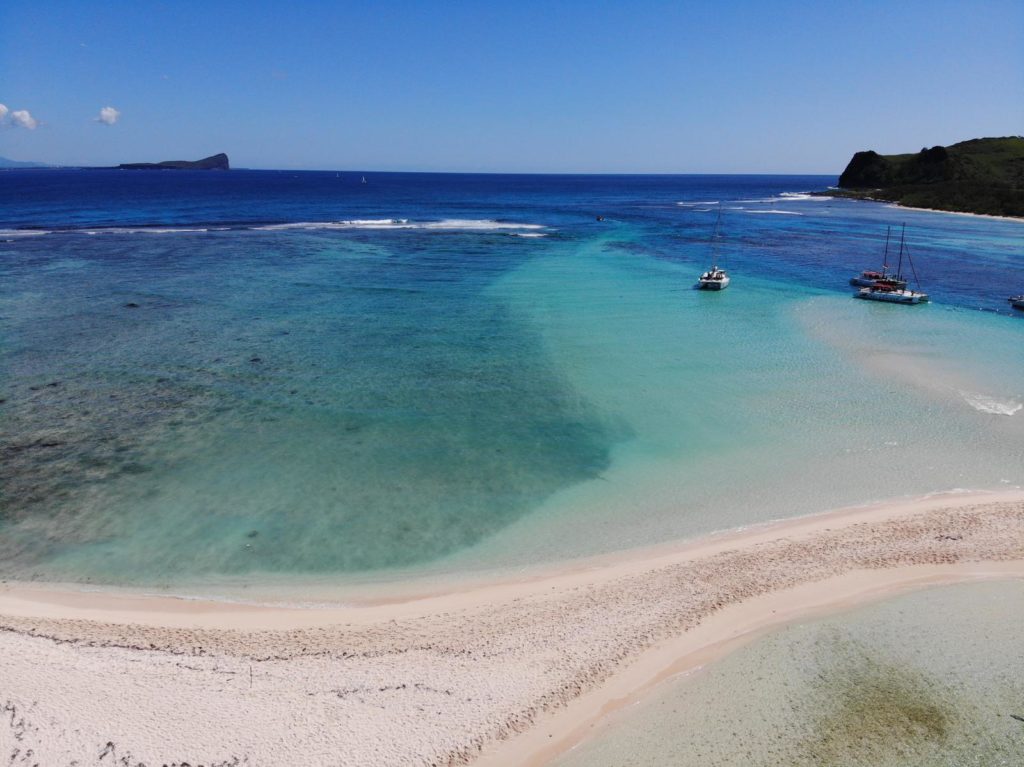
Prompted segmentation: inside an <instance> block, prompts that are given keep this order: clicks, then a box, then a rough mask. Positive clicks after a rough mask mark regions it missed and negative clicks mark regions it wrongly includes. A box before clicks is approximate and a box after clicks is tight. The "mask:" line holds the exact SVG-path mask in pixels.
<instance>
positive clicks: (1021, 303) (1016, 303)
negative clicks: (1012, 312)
mask: <svg viewBox="0 0 1024 767" xmlns="http://www.w3.org/2000/svg"><path fill="white" fill-rule="evenodd" d="M1006 300H1007V301H1009V302H1010V306H1012V307H1013V308H1014V309H1024V295H1020V296H1011V297H1010V298H1008V299H1006Z"/></svg>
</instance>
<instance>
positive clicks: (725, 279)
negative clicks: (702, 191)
mask: <svg viewBox="0 0 1024 767" xmlns="http://www.w3.org/2000/svg"><path fill="white" fill-rule="evenodd" d="M721 227H722V206H721V205H719V206H718V219H717V220H716V221H715V234H714V237H713V238H712V240H711V268H710V269H708V270H707V271H706V272H704V274H702V275H701V276H700V279H698V280H697V287H698V288H700V289H701V290H725V289H726V288H727V287H729V274H728V272H726V271H725V269H722V268H720V267H719V266H718V233H719V231H720V229H721Z"/></svg>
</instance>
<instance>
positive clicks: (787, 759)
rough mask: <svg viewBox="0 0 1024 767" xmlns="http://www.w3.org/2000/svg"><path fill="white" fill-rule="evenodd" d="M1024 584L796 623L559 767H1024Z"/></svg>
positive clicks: (630, 715)
mask: <svg viewBox="0 0 1024 767" xmlns="http://www.w3.org/2000/svg"><path fill="white" fill-rule="evenodd" d="M1022 610H1024V582H1021V581H1005V582H999V583H984V584H964V585H958V586H950V587H944V588H939V589H932V590H928V591H923V592H919V593H916V594H911V595H908V596H903V597H899V598H896V599H893V600H891V601H888V602H885V603H883V604H880V605H875V606H871V607H866V608H861V609H859V610H855V611H853V612H850V613H847V614H845V615H843V616H841V617H835V618H828V619H825V620H818V621H813V622H809V623H804V624H799V625H794V626H790V627H788V628H786V629H783V630H781V631H778V632H776V633H773V634H771V635H770V636H768V637H765V638H763V639H759V640H757V641H756V642H755V643H754V644H751V645H749V646H748V647H744V648H742V649H740V650H738V651H736V652H734V653H733V654H731V655H729V656H728V657H727V658H725V659H724V660H721V661H718V662H715V663H713V664H711V665H710V666H708V667H707V668H705V669H702V670H700V671H697V672H695V673H693V674H692V675H688V676H682V677H678V678H676V679H673V680H669V681H668V682H667V683H665V684H664V685H662V686H661V687H660V688H659V689H658V690H655V691H654V693H652V694H651V695H650V696H649V697H648V698H646V699H644V700H643V701H641V702H640V703H639V704H637V705H635V706H633V707H632V708H631V709H629V710H625V711H623V712H620V714H619V715H617V716H616V717H615V721H612V722H609V723H608V724H607V725H606V726H604V727H603V728H602V729H601V731H600V732H599V734H597V735H596V736H595V737H594V738H593V739H592V740H591V741H590V742H586V743H583V744H581V745H579V746H577V748H575V749H574V750H572V751H570V752H569V753H567V754H565V755H563V757H562V758H560V759H558V760H556V762H555V764H556V765H558V767H576V766H577V765H579V767H583V766H584V765H585V767H626V765H629V767H648V766H650V767H654V766H655V765H659V766H660V765H667V764H671V765H678V767H691V766H692V767H697V766H698V765H699V766H700V767H718V766H719V765H721V766H724V765H740V764H742V765H750V767H761V766H762V765H763V766H764V767H767V766H768V765H782V764H785V765H792V766H793V767H804V766H805V765H806V766H810V765H872V767H954V766H956V767H998V766H1000V765H1003V766H1005V767H1010V766H1011V765H1018V764H1021V763H1022V762H1024V722H1022V721H1021V720H1020V719H1015V718H1014V716H1017V717H1024V681H1022V680H1024V664H1022V661H1021V653H1020V649H1021V640H1020V633H1019V627H1018V626H1017V625H1016V621H1015V620H1012V619H1011V617H1015V616H1019V615H1020V614H1021V612H1022Z"/></svg>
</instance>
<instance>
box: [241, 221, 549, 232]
mask: <svg viewBox="0 0 1024 767" xmlns="http://www.w3.org/2000/svg"><path fill="white" fill-rule="evenodd" d="M252 228H253V229H256V230H258V231H263V232H277V231H286V230H289V229H304V230H316V229H426V230H433V231H453V232H456V231H462V232H506V231H516V230H521V229H526V230H536V229H545V228H546V227H545V226H544V225H543V224H520V223H514V222H508V221H495V220H493V219H489V218H482V219H472V218H446V219H442V220H440V221H410V220H409V219H407V218H365V219H351V220H343V221H299V222H296V223H292V224H268V225H266V226H255V227H252Z"/></svg>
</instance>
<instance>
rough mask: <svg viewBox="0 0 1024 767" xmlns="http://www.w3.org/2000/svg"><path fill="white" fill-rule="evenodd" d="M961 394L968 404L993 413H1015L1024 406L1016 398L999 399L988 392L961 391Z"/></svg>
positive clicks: (984, 411) (983, 411) (976, 408)
mask: <svg viewBox="0 0 1024 767" xmlns="http://www.w3.org/2000/svg"><path fill="white" fill-rule="evenodd" d="M960 396H961V397H963V398H964V401H965V402H967V404H968V405H970V406H971V407H973V408H974V409H975V410H979V411H981V412H982V413H992V414H993V415H1013V414H1014V413H1016V412H1018V411H1020V409H1021V408H1024V405H1022V404H1021V403H1020V402H1016V401H1014V400H1012V399H1011V400H999V399H996V398H995V397H989V396H988V395H986V394H978V393H976V392H969V391H961V392H960Z"/></svg>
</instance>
